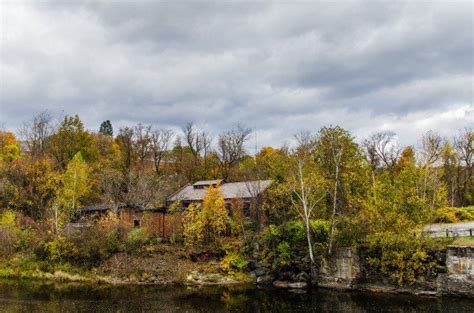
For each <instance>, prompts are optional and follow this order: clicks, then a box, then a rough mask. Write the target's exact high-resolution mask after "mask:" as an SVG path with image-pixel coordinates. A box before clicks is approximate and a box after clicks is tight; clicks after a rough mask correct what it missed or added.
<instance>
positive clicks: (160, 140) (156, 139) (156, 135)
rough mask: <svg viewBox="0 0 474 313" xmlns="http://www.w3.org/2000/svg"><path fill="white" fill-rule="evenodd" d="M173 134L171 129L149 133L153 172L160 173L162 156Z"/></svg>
mask: <svg viewBox="0 0 474 313" xmlns="http://www.w3.org/2000/svg"><path fill="white" fill-rule="evenodd" d="M173 136H174V132H173V130H171V129H153V130H152V131H151V138H150V140H151V151H152V154H153V163H154V165H155V172H156V173H157V174H159V173H160V172H161V170H160V165H161V161H162V160H163V156H164V154H165V153H166V151H167V150H168V147H169V145H170V143H171V141H172V140H173Z"/></svg>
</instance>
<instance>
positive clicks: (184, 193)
mask: <svg viewBox="0 0 474 313" xmlns="http://www.w3.org/2000/svg"><path fill="white" fill-rule="evenodd" d="M272 182H273V181H272V180H255V181H244V182H235V183H227V182H226V181H225V180H222V179H217V180H202V181H198V182H195V183H194V184H192V185H191V184H188V185H186V186H184V187H182V188H181V189H179V190H178V191H176V192H175V193H173V194H171V195H170V196H169V197H168V198H167V206H168V207H169V206H170V205H171V204H172V203H174V202H176V201H179V202H180V204H181V206H182V208H187V207H188V206H189V205H190V204H192V203H193V204H200V203H202V201H203V199H204V197H205V196H206V193H207V188H209V187H210V186H212V187H216V186H219V189H220V191H221V192H222V194H223V196H224V200H225V205H226V208H227V210H229V211H231V210H232V209H235V208H236V207H237V206H238V205H241V206H242V209H243V212H244V214H245V215H246V216H249V215H250V213H251V212H252V209H253V207H254V206H255V205H257V202H258V201H259V200H261V198H262V196H263V195H264V193H265V191H266V190H267V189H268V187H270V185H271V184H272Z"/></svg>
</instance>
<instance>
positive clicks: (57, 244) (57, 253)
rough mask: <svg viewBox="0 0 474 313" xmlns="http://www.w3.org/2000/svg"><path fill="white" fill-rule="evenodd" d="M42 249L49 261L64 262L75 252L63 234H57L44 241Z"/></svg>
mask: <svg viewBox="0 0 474 313" xmlns="http://www.w3.org/2000/svg"><path fill="white" fill-rule="evenodd" d="M44 251H45V252H46V255H47V258H48V260H49V261H51V262H59V263H62V262H65V261H67V260H69V259H71V258H72V255H73V254H74V253H75V251H74V245H73V244H72V242H70V241H69V240H68V239H67V238H66V237H64V236H58V237H56V238H54V239H53V240H51V241H49V242H45V243H44Z"/></svg>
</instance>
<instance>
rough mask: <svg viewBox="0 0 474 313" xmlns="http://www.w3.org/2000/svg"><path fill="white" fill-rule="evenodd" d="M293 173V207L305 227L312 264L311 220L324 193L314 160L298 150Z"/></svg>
mask: <svg viewBox="0 0 474 313" xmlns="http://www.w3.org/2000/svg"><path fill="white" fill-rule="evenodd" d="M294 163H295V164H294V173H293V177H292V178H291V179H290V182H289V185H290V188H291V190H292V191H293V194H294V195H295V196H296V199H295V201H294V205H293V207H294V208H295V210H296V212H297V213H298V215H299V216H300V217H301V220H302V222H303V223H304V225H305V230H306V239H307V243H308V253H309V257H310V260H311V264H314V262H315V260H314V255H313V244H312V242H311V231H310V229H311V227H310V225H311V218H312V216H313V213H314V211H315V209H316V208H317V207H318V206H319V205H320V203H321V201H322V200H323V199H324V198H325V196H326V192H325V190H324V184H323V182H322V180H321V178H320V177H319V176H318V174H317V169H316V166H315V164H314V160H313V159H312V158H311V156H310V155H308V154H307V153H306V152H305V149H300V151H298V152H297V153H296V155H295V157H294Z"/></svg>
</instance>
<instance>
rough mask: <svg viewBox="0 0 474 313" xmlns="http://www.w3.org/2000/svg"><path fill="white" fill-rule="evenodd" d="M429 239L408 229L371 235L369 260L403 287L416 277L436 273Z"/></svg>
mask: <svg viewBox="0 0 474 313" xmlns="http://www.w3.org/2000/svg"><path fill="white" fill-rule="evenodd" d="M431 250H432V249H431V247H430V245H429V241H427V240H426V239H425V238H423V237H415V236H413V235H412V234H411V232H409V231H407V232H405V233H393V232H383V233H379V234H375V235H374V236H373V237H372V238H371V242H370V248H369V258H368V262H369V265H371V266H372V267H373V268H375V269H377V270H378V271H380V272H381V273H382V274H384V275H387V276H389V277H390V279H391V280H392V281H393V282H394V283H396V284H398V285H400V286H402V285H406V284H409V285H412V284H414V283H415V282H416V281H417V279H418V278H419V277H426V276H427V275H429V274H435V273H436V271H437V270H438V268H439V266H438V263H437V260H436V258H435V257H434V256H433V255H432V254H431Z"/></svg>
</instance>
